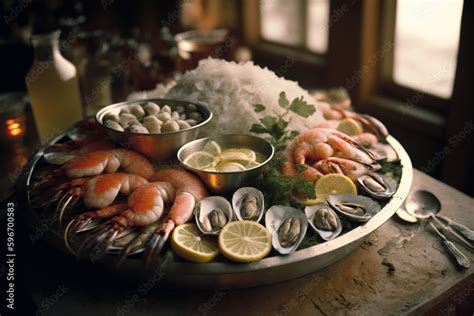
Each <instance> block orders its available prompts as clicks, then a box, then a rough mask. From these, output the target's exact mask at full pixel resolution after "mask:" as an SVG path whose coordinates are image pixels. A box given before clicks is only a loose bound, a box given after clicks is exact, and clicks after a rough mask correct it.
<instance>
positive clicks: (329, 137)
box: [282, 128, 376, 181]
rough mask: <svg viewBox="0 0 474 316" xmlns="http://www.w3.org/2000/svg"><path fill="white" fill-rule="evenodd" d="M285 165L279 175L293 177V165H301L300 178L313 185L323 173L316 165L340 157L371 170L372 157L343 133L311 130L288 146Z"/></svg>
mask: <svg viewBox="0 0 474 316" xmlns="http://www.w3.org/2000/svg"><path fill="white" fill-rule="evenodd" d="M285 154H286V157H287V161H286V162H285V163H284V164H283V166H282V172H283V173H285V174H291V175H295V174H296V173H297V170H296V166H297V165H305V167H306V168H305V169H304V170H303V172H302V175H303V177H304V178H305V179H309V180H313V181H316V180H317V179H318V178H319V177H320V176H321V175H322V174H323V172H322V171H324V170H319V169H318V168H317V166H318V165H317V163H318V162H319V161H321V160H325V159H328V158H330V157H340V158H345V159H349V160H352V161H354V162H358V163H360V164H362V165H365V166H366V168H372V166H374V165H375V164H376V163H375V160H374V157H373V155H372V154H371V153H370V152H368V151H367V150H365V149H364V148H363V147H362V146H360V145H359V144H358V143H357V142H355V141H354V140H353V139H352V138H350V137H349V136H347V135H345V134H344V133H341V132H338V131H335V130H331V129H325V128H313V129H310V130H307V131H305V132H303V133H302V134H300V135H298V136H297V137H296V138H295V139H294V140H293V142H292V143H291V144H290V145H289V147H288V148H287V150H286V152H285Z"/></svg>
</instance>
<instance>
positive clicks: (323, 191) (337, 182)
mask: <svg viewBox="0 0 474 316" xmlns="http://www.w3.org/2000/svg"><path fill="white" fill-rule="evenodd" d="M315 190H316V197H317V199H319V200H322V201H326V198H327V196H328V195H331V194H357V188H356V186H355V184H354V182H352V180H351V179H350V178H349V177H347V176H345V175H343V174H338V173H330V174H327V175H325V176H322V177H321V178H319V180H318V181H317V182H316V186H315Z"/></svg>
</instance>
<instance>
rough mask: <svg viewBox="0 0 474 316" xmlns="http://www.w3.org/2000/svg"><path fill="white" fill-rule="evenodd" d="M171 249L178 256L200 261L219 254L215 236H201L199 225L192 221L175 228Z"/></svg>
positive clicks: (203, 261)
mask: <svg viewBox="0 0 474 316" xmlns="http://www.w3.org/2000/svg"><path fill="white" fill-rule="evenodd" d="M171 249H173V251H174V253H175V254H177V255H178V256H180V257H182V258H184V259H186V260H189V261H192V262H198V263H205V262H209V261H211V260H213V259H214V258H215V257H216V256H217V255H218V254H219V248H218V247H217V242H216V239H215V237H211V236H200V235H199V233H198V227H197V225H196V224H191V223H188V224H183V225H180V226H178V227H176V228H175V229H174V231H173V234H172V235H171Z"/></svg>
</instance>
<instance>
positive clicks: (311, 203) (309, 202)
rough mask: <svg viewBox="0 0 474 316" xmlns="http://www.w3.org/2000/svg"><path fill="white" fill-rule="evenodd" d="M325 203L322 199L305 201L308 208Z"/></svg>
mask: <svg viewBox="0 0 474 316" xmlns="http://www.w3.org/2000/svg"><path fill="white" fill-rule="evenodd" d="M323 203H324V201H323V200H321V199H308V200H306V201H304V205H306V206H313V205H318V204H323Z"/></svg>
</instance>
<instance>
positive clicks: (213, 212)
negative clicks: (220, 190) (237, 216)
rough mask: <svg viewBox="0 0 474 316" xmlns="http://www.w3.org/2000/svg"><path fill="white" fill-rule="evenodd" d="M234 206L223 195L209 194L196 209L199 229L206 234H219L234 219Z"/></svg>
mask: <svg viewBox="0 0 474 316" xmlns="http://www.w3.org/2000/svg"><path fill="white" fill-rule="evenodd" d="M233 216H234V213H233V212H232V206H231V205H230V203H229V201H227V200H226V199H225V198H223V197H222V196H209V197H207V198H205V199H203V200H201V201H200V202H199V203H198V204H197V205H196V207H195V209H194V217H195V219H196V224H197V226H198V228H199V230H200V231H201V232H202V233H203V234H205V235H217V234H219V232H220V231H221V229H222V227H224V225H226V224H227V223H229V222H230V221H232V219H233Z"/></svg>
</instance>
